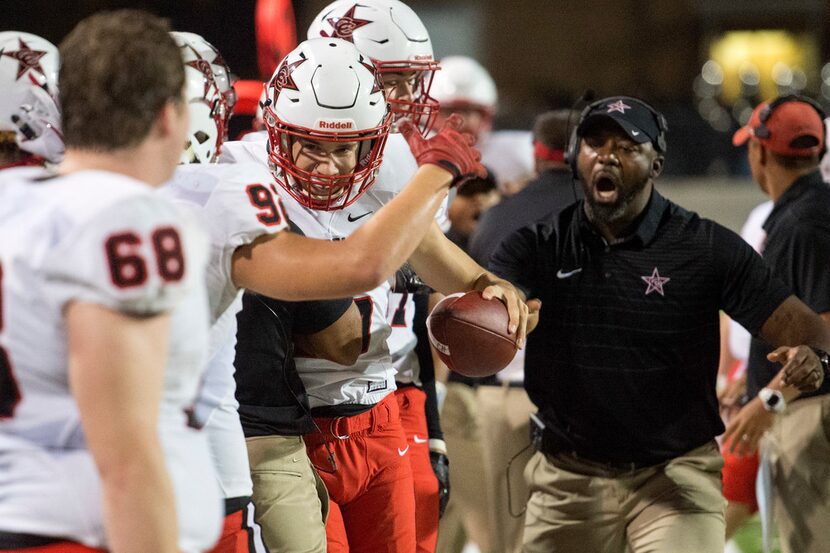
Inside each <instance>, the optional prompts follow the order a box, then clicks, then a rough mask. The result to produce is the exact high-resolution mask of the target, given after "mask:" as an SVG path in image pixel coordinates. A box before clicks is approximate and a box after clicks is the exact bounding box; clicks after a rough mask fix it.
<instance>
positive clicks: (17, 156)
mask: <svg viewBox="0 0 830 553" xmlns="http://www.w3.org/2000/svg"><path fill="white" fill-rule="evenodd" d="M59 58H60V56H59V55H58V49H57V48H56V47H55V45H54V44H52V43H51V42H49V41H48V40H46V39H43V38H41V37H39V36H36V35H32V34H29V33H22V32H20V31H3V32H0V170H2V169H8V168H10V167H20V166H33V165H34V166H40V165H43V164H44V163H45V162H48V163H58V162H59V161H60V160H61V158H62V157H63V137H62V136H61V132H60V109H59V107H58V100H57V94H58V88H57V87H58V65H59Z"/></svg>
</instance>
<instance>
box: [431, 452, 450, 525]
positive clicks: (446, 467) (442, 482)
mask: <svg viewBox="0 0 830 553" xmlns="http://www.w3.org/2000/svg"><path fill="white" fill-rule="evenodd" d="M430 441H431V440H430ZM429 462H430V464H432V472H434V473H435V478H437V479H438V518H441V517H442V516H444V511H445V510H446V509H447V503H448V502H449V500H450V460H449V459H448V458H447V455H446V454H445V453H442V452H440V451H433V450H430V452H429Z"/></svg>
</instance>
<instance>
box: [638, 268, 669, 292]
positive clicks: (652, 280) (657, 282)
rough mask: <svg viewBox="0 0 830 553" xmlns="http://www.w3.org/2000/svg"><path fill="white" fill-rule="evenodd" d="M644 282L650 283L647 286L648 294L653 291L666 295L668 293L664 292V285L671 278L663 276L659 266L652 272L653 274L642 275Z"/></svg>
mask: <svg viewBox="0 0 830 553" xmlns="http://www.w3.org/2000/svg"><path fill="white" fill-rule="evenodd" d="M640 278H641V279H643V282H645V283H646V284H648V287H647V288H646V296H647V295H649V294H651V293H652V292H657V293H658V294H660V295H661V296H665V295H666V294H664V293H663V285H664V284H665V283H667V282H668V281H670V280H671V279H670V278H667V277H661V276H660V273H658V272H657V267H655V268H654V270H653V271H652V272H651V276H641V277H640Z"/></svg>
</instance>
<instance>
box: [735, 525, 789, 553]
mask: <svg viewBox="0 0 830 553" xmlns="http://www.w3.org/2000/svg"><path fill="white" fill-rule="evenodd" d="M733 539H734V540H735V543H736V544H737V545H738V547H740V548H741V551H742V553H762V549H761V520H760V519H759V518H758V517H757V516H755V517H752V518H751V519H749V520H748V521H747V522H746V524H744V525H743V526H741V528H740V530H738V531H737V532H736V533H735V537H734V538H733ZM772 551H773V553H780V552H781V550H780V549H778V547H777V544H775V546H774V547H773V549H772Z"/></svg>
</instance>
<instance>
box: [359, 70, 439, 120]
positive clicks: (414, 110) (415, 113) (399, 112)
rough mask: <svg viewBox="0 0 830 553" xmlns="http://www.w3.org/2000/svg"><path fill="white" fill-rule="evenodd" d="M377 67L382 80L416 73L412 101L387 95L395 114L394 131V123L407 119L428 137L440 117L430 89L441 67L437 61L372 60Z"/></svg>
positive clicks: (436, 102)
mask: <svg viewBox="0 0 830 553" xmlns="http://www.w3.org/2000/svg"><path fill="white" fill-rule="evenodd" d="M372 61H373V62H374V64H375V67H377V70H378V74H379V75H380V78H381V80H383V79H384V75H388V74H390V73H406V72H409V71H415V72H416V74H415V79H416V81H415V84H414V86H413V87H412V99H411V100H399V99H397V98H391V97H390V95H389V94H388V93H387V95H386V99H387V102H389V107H390V108H391V109H392V114H393V130H395V129H394V126H395V125H394V123H397V121H398V120H400V119H403V118H407V119H411V120H412V122H413V123H415V126H416V127H417V128H418V130H419V131H420V132H421V135H423V136H427V134H429V132H430V131H431V130H432V127H433V126H434V125H435V119H436V117H437V116H438V107H439V106H438V101H437V100H435V99H434V98H433V97H432V96H430V95H429V91H430V88H432V80H433V78H434V77H435V71H437V70H439V69H440V67H439V65H438V62H436V61H432V60H430V61H424V62H412V61H379V60H372Z"/></svg>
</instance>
